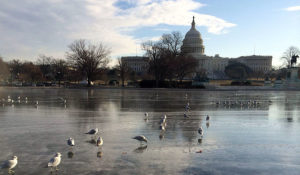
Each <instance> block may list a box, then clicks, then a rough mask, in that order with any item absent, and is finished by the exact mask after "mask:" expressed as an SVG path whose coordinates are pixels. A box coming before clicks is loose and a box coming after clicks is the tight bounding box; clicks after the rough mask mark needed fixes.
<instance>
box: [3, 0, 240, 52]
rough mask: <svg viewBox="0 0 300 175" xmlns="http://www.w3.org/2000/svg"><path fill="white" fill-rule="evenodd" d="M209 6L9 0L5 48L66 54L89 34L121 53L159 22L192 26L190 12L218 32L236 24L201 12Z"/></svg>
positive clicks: (131, 0)
mask: <svg viewBox="0 0 300 175" xmlns="http://www.w3.org/2000/svg"><path fill="white" fill-rule="evenodd" d="M126 3H127V4H126ZM120 4H121V5H120ZM204 6H205V5H204V4H202V3H200V2H198V1H195V0H101V1H98V0H85V1H72V2H70V1H67V0H44V1H32V0H12V1H4V2H2V3H1V6H0V36H1V40H2V42H0V48H1V49H0V53H1V52H2V53H3V54H2V55H6V56H8V57H14V56H15V57H17V56H20V55H22V56H24V57H27V58H28V57H34V56H37V55H38V54H40V53H41V52H44V54H50V55H53V56H60V57H63V56H64V52H65V51H66V49H67V45H68V44H70V42H72V41H73V40H74V39H79V38H84V39H88V40H90V41H92V42H99V41H101V42H103V43H105V44H107V45H108V46H109V47H110V48H111V49H112V53H113V55H122V54H130V53H136V45H137V44H139V43H138V42H140V41H141V40H142V38H138V37H137V36H135V35H134V31H135V30H137V29H141V28H143V29H144V28H145V29H147V27H150V26H151V27H153V26H158V25H160V24H166V25H170V26H188V25H190V23H191V16H195V17H196V23H197V26H204V27H206V28H207V31H208V32H210V33H213V34H222V33H226V31H228V29H229V28H231V27H234V26H235V24H233V23H230V22H228V21H226V20H224V19H221V18H218V17H215V16H212V15H207V14H201V13H198V12H197V11H199V9H200V8H203V7H204ZM124 31H131V32H124Z"/></svg>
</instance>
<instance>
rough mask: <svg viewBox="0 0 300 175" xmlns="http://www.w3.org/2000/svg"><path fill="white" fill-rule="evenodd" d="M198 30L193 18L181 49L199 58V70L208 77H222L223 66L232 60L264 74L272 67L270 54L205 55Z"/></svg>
mask: <svg viewBox="0 0 300 175" xmlns="http://www.w3.org/2000/svg"><path fill="white" fill-rule="evenodd" d="M204 50H205V47H204V45H203V40H202V38H201V34H200V32H199V31H198V30H197V29H196V25H195V21H194V18H193V22H192V26H191V29H190V30H189V31H188V32H187V33H186V35H185V38H184V40H183V44H182V47H181V51H182V52H183V53H185V54H188V55H191V56H193V57H194V58H196V59H198V60H199V70H203V71H205V72H206V73H207V75H208V77H209V78H224V77H225V73H224V70H225V67H226V66H227V65H228V64H231V63H232V62H240V63H243V64H245V65H247V66H248V67H250V68H251V69H252V70H253V71H254V72H256V73H261V74H264V73H266V72H269V71H270V70H271V69H272V56H258V55H252V56H241V57H238V58H223V57H220V56H219V55H215V56H207V55H205V54H204Z"/></svg>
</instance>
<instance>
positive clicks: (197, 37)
mask: <svg viewBox="0 0 300 175" xmlns="http://www.w3.org/2000/svg"><path fill="white" fill-rule="evenodd" d="M181 51H182V53H184V54H189V55H192V56H196V55H203V54H204V46H203V40H202V38H201V34H200V32H199V31H198V30H197V29H196V27H195V20H194V17H193V22H192V27H191V29H190V30H189V31H188V32H187V33H186V34H185V37H184V40H183V43H182V46H181Z"/></svg>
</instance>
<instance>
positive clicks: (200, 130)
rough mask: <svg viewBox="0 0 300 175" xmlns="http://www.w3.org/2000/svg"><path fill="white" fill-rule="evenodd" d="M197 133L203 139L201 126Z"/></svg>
mask: <svg viewBox="0 0 300 175" xmlns="http://www.w3.org/2000/svg"><path fill="white" fill-rule="evenodd" d="M198 133H199V134H200V136H201V137H203V129H202V126H201V127H200V128H199V129H198Z"/></svg>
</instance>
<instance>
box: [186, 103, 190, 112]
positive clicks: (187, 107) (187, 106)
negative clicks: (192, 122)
mask: <svg viewBox="0 0 300 175" xmlns="http://www.w3.org/2000/svg"><path fill="white" fill-rule="evenodd" d="M190 109H191V108H190V104H189V103H187V104H186V105H185V111H188V110H190Z"/></svg>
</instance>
